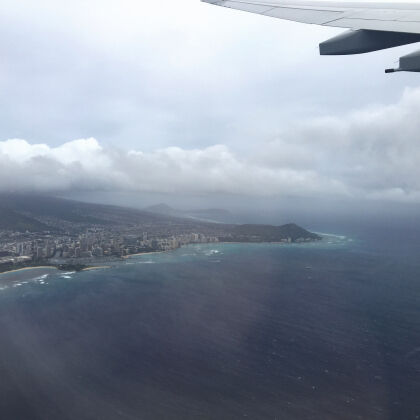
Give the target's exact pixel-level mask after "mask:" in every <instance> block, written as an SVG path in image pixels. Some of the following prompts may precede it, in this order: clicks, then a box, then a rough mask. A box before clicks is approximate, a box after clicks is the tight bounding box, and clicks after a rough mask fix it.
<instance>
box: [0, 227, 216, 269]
mask: <svg viewBox="0 0 420 420" xmlns="http://www.w3.org/2000/svg"><path fill="white" fill-rule="evenodd" d="M218 241H219V239H218V237H217V236H212V235H208V234H203V233H177V234H173V235H164V236H160V235H156V233H152V234H151V233H147V232H132V231H131V232H130V231H127V232H113V231H111V230H106V229H99V228H94V229H87V230H86V231H85V232H84V233H82V234H73V235H72V234H67V235H63V234H58V235H54V234H52V233H50V232H48V233H44V234H33V233H29V232H27V233H15V232H0V266H1V265H2V264H10V263H24V262H37V261H46V260H48V261H54V262H58V261H61V260H64V261H74V260H78V261H81V262H82V261H83V260H85V261H89V260H90V261H92V260H93V259H113V258H122V257H124V256H128V255H133V254H138V253H143V252H158V251H169V250H173V249H177V248H179V247H181V246H183V245H187V244H194V243H209V242H218Z"/></svg>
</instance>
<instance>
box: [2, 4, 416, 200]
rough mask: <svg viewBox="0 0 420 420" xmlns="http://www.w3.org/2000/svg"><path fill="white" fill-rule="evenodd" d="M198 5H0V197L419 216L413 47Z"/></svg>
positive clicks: (330, 29)
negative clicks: (281, 200)
mask: <svg viewBox="0 0 420 420" xmlns="http://www.w3.org/2000/svg"><path fill="white" fill-rule="evenodd" d="M340 32H342V30H337V29H332V28H321V27H316V26H309V25H303V24H298V23H292V22H284V21H280V20H277V19H272V18H268V17H263V16H258V15H252V14H247V13H241V12H238V11H232V10H228V9H224V8H219V7H215V6H212V5H209V4H205V3H201V2H200V1H199V0H153V1H152V2H148V3H147V2H145V1H138V0H118V1H116V0H115V1H110V0H101V1H99V0H98V1H97V0H84V1H79V0H74V1H72V2H61V1H57V0H54V1H51V0H39V1H37V2H36V3H35V2H33V0H20V1H19V2H16V1H15V0H14V1H11V0H3V1H2V2H1V4H0V57H1V63H0V190H36V191H42V192H48V191H54V192H68V191H73V190H89V191H110V190H115V191H125V190H128V191H133V192H158V193H165V192H170V193H177V194H208V195H210V196H211V195H212V194H220V193H223V194H235V195H238V194H239V195H246V196H257V197H262V196H264V197H276V198H278V197H282V196H286V195H287V196H291V195H292V196H293V195H296V196H300V197H312V196H315V195H316V196H317V197H320V196H325V197H343V198H346V197H347V198H350V199H353V198H358V199H374V200H377V199H385V200H391V201H402V202H407V201H409V202H420V169H419V167H420V165H419V162H420V151H419V150H420V149H419V142H420V134H419V133H420V118H419V116H420V76H419V75H418V74H404V73H399V74H396V75H391V76H390V75H385V74H384V73H383V71H384V69H385V68H387V67H392V66H395V65H396V64H397V60H398V58H399V57H400V56H401V55H404V54H406V53H408V52H412V51H414V50H415V49H416V48H418V46H415V45H414V46H413V45H412V46H408V47H401V48H397V49H392V50H387V51H382V52H376V53H373V54H368V55H362V56H350V57H320V56H319V54H318V44H319V42H322V41H323V40H325V39H328V38H329V37H332V36H334V35H336V34H338V33H340Z"/></svg>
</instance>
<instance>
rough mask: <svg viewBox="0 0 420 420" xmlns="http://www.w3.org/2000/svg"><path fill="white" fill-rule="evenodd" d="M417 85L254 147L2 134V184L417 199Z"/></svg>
mask: <svg viewBox="0 0 420 420" xmlns="http://www.w3.org/2000/svg"><path fill="white" fill-rule="evenodd" d="M419 113H420V89H407V90H406V91H405V93H404V95H403V96H402V98H401V100H400V101H399V102H398V103H396V104H393V105H376V106H371V107H367V108H365V109H362V110H360V111H357V112H351V113H348V114H346V115H343V116H341V117H332V116H327V117H321V118H318V119H310V120H305V121H302V122H300V123H299V124H295V123H291V124H290V125H289V126H288V127H287V128H286V129H285V130H284V131H283V133H282V134H281V135H280V136H279V138H278V139H276V140H274V141H270V142H268V143H266V144H264V145H261V143H260V144H258V146H256V147H255V150H253V151H252V153H244V152H241V153H240V152H238V151H234V150H232V149H231V148H229V147H228V146H226V145H215V146H211V147H205V148H197V149H185V148H181V147H169V148H162V149H157V150H154V151H151V152H147V151H139V150H131V151H124V150H122V149H115V148H110V147H106V146H102V145H101V144H100V143H99V142H98V141H97V140H95V139H93V138H90V139H81V140H75V141H71V142H68V143H65V144H62V145H61V146H58V147H51V146H48V145H46V144H30V143H28V142H27V141H25V140H7V141H3V142H0V189H1V190H36V191H60V192H66V191H71V190H98V191H112V190H115V191H134V192H137V191H143V192H159V193H167V192H169V193H180V194H191V193H199V194H218V193H227V194H234V195H251V196H269V197H271V196H273V197H279V196H280V197H281V196H290V195H295V196H302V197H308V196H309V197H311V196H317V197H327V196H328V197H332V196H338V197H340V196H341V197H343V196H345V197H354V198H372V199H386V200H395V201H416V202H417V201H420V163H419V162H420V147H419V144H420V135H419V133H420V119H419V118H418V115H419Z"/></svg>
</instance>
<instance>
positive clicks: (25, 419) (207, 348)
mask: <svg viewBox="0 0 420 420" xmlns="http://www.w3.org/2000/svg"><path fill="white" fill-rule="evenodd" d="M397 242H398V241H397ZM384 243H385V244H387V243H388V244H389V246H385V245H384ZM400 244H401V246H400V247H399V248H398V246H396V243H395V241H391V240H390V238H388V242H387V241H386V240H383V239H382V238H379V239H377V240H376V242H375V241H374V240H369V239H368V238H364V239H360V238H353V240H349V238H344V237H329V238H327V239H326V240H324V241H323V243H320V244H309V245H302V246H294V245H291V246H285V245H235V244H231V245H225V244H218V245H206V246H190V247H186V248H182V249H180V250H177V251H175V252H172V253H168V254H159V255H145V256H142V257H136V258H133V259H130V260H128V261H127V262H126V263H117V264H116V265H114V267H113V268H111V269H108V270H98V271H91V272H83V273H60V272H56V271H51V270H49V271H43V270H35V271H31V272H29V271H27V272H23V273H22V272H21V273H15V274H8V275H3V276H0V283H1V284H0V286H1V287H2V290H0V355H1V357H0V419H7V420H9V419H10V420H21V419H22V420H35V419H36V420H47V419H51V420H66V419H72V420H73V419H74V420H76V419H77V420H85V419H86V420H87V419H89V420H93V419H98V420H114V419H127V420H128V419H139V420H142V419H145V420H149V419H168V420H172V419H180V420H181V419H244V418H249V419H273V420H274V419H299V420H301V419H319V420H324V419H335V420H336V419H369V420H374V419H395V420H397V419H398V420H400V419H404V420H405V419H416V418H419V416H420V261H419V260H418V258H417V255H416V253H417V249H420V248H416V245H411V246H410V247H408V248H409V249H410V253H406V252H400V253H398V252H396V250H397V249H403V246H404V243H403V241H402V240H401V241H400ZM385 251H387V252H385Z"/></svg>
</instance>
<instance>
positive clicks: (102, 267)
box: [81, 265, 112, 271]
mask: <svg viewBox="0 0 420 420" xmlns="http://www.w3.org/2000/svg"><path fill="white" fill-rule="evenodd" d="M109 268H112V267H111V266H110V265H103V266H98V267H87V268H84V269H83V270H81V271H93V270H107V269H109Z"/></svg>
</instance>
